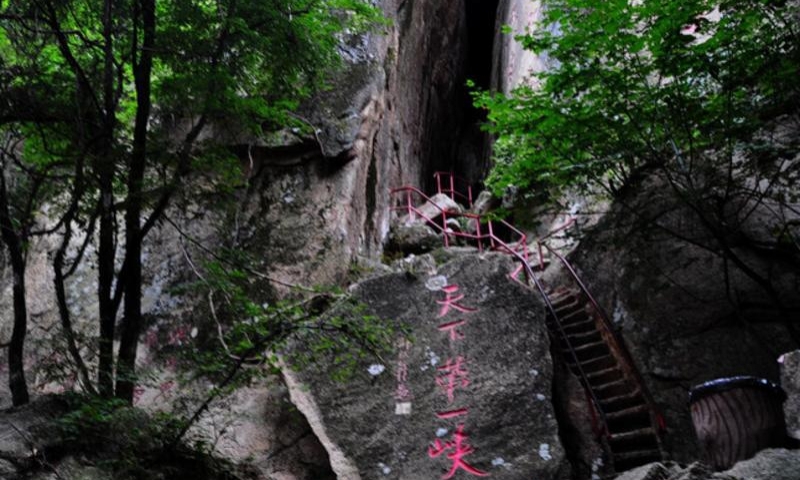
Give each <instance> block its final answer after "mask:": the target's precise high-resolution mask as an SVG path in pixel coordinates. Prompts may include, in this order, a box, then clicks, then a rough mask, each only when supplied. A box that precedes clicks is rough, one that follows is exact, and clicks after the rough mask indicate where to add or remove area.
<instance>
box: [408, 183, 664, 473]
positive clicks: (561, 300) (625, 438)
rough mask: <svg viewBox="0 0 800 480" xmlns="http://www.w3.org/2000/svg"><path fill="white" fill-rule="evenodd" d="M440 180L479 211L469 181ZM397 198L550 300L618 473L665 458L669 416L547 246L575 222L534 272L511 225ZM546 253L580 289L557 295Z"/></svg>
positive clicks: (555, 335)
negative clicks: (457, 227) (456, 222)
mask: <svg viewBox="0 0 800 480" xmlns="http://www.w3.org/2000/svg"><path fill="white" fill-rule="evenodd" d="M435 176H436V183H437V190H438V192H437V193H440V194H441V193H443V194H446V195H448V196H449V197H450V198H451V199H454V200H455V199H457V198H458V199H464V200H467V199H468V201H469V204H470V205H471V203H472V192H471V190H468V193H467V194H460V193H459V192H458V191H456V188H455V184H456V180H458V181H459V182H461V183H465V182H464V181H463V180H462V179H458V177H455V176H453V175H452V174H450V173H447V172H437V173H436V174H435ZM392 194H393V195H397V196H399V198H400V200H401V201H400V202H398V206H397V207H395V208H394V210H397V211H405V212H406V214H407V215H409V217H410V218H411V219H414V218H420V219H421V220H422V221H424V222H425V223H426V224H428V225H429V226H431V227H432V228H434V229H435V230H436V231H438V232H440V233H441V234H442V237H443V240H444V244H445V246H449V245H450V244H451V243H453V241H454V240H456V239H461V240H462V241H464V242H466V243H470V244H474V245H475V246H476V247H477V248H478V249H479V251H484V250H495V251H500V252H503V253H506V254H508V255H511V256H512V257H513V258H514V259H515V260H516V261H517V263H518V266H517V268H516V269H515V270H514V271H513V272H512V273H511V275H510V276H511V277H512V278H513V279H514V280H516V281H518V282H520V283H522V284H523V285H526V286H528V287H529V288H532V289H533V290H535V291H537V292H538V293H539V295H540V296H541V297H542V300H543V302H544V304H545V307H546V312H547V326H548V329H549V331H550V335H551V338H552V339H553V343H554V345H556V346H557V347H556V349H557V350H558V351H559V352H560V353H561V355H562V358H563V359H564V361H565V362H566V364H567V366H568V367H569V369H570V371H571V372H572V373H573V374H575V375H576V376H577V377H578V380H579V381H580V382H581V385H582V386H583V387H584V389H585V391H586V396H587V398H588V399H589V409H590V413H591V416H592V419H593V423H594V425H593V426H594V431H595V433H596V434H597V436H598V440H599V441H600V443H601V445H602V446H603V448H604V449H605V450H606V453H607V455H608V457H609V459H610V460H611V461H612V464H613V469H614V470H615V471H616V472H621V471H625V470H629V469H631V468H634V467H636V466H639V465H643V464H646V463H649V462H654V461H659V460H663V459H664V454H663V449H662V446H661V434H662V433H663V432H664V431H665V430H666V428H665V424H664V419H663V416H662V415H661V414H660V413H659V411H658V409H657V407H656V405H655V403H654V402H653V400H652V397H651V396H650V394H649V392H648V391H647V388H646V386H645V383H644V380H643V379H642V378H641V375H640V374H639V371H638V369H637V368H636V366H635V363H634V361H633V359H632V357H631V356H630V354H629V352H628V350H627V348H626V347H625V344H624V342H623V341H622V339H621V338H620V336H619V335H618V333H617V332H616V330H615V329H614V328H613V326H612V324H611V322H610V320H609V319H608V316H607V315H606V313H605V311H604V310H603V309H601V308H600V306H599V305H598V303H597V301H596V300H595V299H594V297H593V296H592V295H591V293H589V291H588V289H587V288H586V285H585V284H584V283H583V281H582V280H581V279H580V277H579V276H578V274H577V272H576V271H575V269H574V268H573V267H572V265H571V264H570V263H569V262H568V261H567V260H566V258H564V257H563V256H562V255H561V254H559V253H558V252H557V251H555V250H554V249H552V248H551V247H550V246H549V245H548V244H547V243H546V240H547V238H548V237H550V236H551V235H552V234H553V233H555V232H558V231H561V230H564V229H566V228H568V227H569V226H570V225H571V224H572V223H573V221H574V220H570V221H569V222H567V223H566V224H564V225H562V226H561V227H559V228H557V229H554V230H553V231H551V232H550V233H548V234H547V235H545V236H543V237H541V238H540V239H538V240H537V242H536V243H537V246H538V254H539V255H538V257H539V258H538V263H537V264H535V266H532V265H531V263H530V262H529V247H528V244H527V237H526V236H525V234H524V233H522V232H521V231H519V230H518V229H516V228H515V227H513V226H512V225H510V224H509V223H507V222H505V221H502V220H493V219H487V218H483V217H481V216H480V215H478V214H473V213H458V212H450V211H447V210H445V209H443V208H441V207H439V206H438V205H436V204H435V203H434V202H432V201H431V199H430V198H428V197H427V196H426V195H425V194H424V193H422V192H421V191H419V190H418V189H416V188H414V187H409V186H407V187H401V188H397V189H394V190H392ZM414 199H418V200H420V201H423V202H428V203H430V204H431V205H434V206H435V208H436V209H437V210H438V214H437V215H436V218H429V217H426V216H425V215H424V214H423V213H422V211H421V210H420V209H419V208H417V206H416V202H414ZM459 217H461V218H465V219H466V220H468V221H471V222H474V224H475V226H476V228H475V231H474V232H458V231H452V230H450V229H448V228H447V220H448V219H449V218H459ZM498 222H499V223H501V224H502V227H503V228H504V229H505V230H506V231H508V232H511V236H512V237H513V240H503V239H501V238H499V237H498V236H497V235H495V233H494V232H495V231H497V228H496V225H495V224H497V223H498ZM545 251H547V252H548V253H549V254H550V256H551V257H553V258H554V259H557V260H558V261H559V262H560V263H561V265H562V267H563V268H564V269H565V271H566V272H567V273H568V274H569V276H570V278H571V281H572V282H571V283H573V284H574V285H573V286H571V287H567V286H560V287H558V288H549V287H547V286H545V284H544V282H543V281H542V280H541V279H540V278H539V276H538V275H536V274H535V272H534V269H536V270H538V271H542V270H544V266H545V261H544V254H545ZM520 277H521V278H520Z"/></svg>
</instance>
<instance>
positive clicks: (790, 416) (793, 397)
mask: <svg viewBox="0 0 800 480" xmlns="http://www.w3.org/2000/svg"><path fill="white" fill-rule="evenodd" d="M780 358H781V359H780V361H779V363H780V366H781V387H783V391H784V392H786V402H785V403H784V404H783V413H784V416H785V418H786V433H788V434H789V436H790V437H792V438H794V439H796V440H800V350H795V351H793V352H789V353H785V354H783V355H781V357H780Z"/></svg>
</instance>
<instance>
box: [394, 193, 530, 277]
mask: <svg viewBox="0 0 800 480" xmlns="http://www.w3.org/2000/svg"><path fill="white" fill-rule="evenodd" d="M392 194H393V195H396V194H403V199H402V200H403V201H402V204H401V205H399V206H396V207H392V210H394V211H405V212H406V213H407V214H408V215H409V216H410V217H411V219H412V220H413V219H414V217H415V216H416V217H419V218H420V219H422V220H424V221H425V223H427V224H428V225H430V226H431V227H432V228H433V229H434V230H436V231H438V232H440V233H441V234H442V237H443V239H444V246H445V247H449V246H450V240H451V238H464V239H466V240H467V241H471V242H474V243H475V245H476V246H477V247H478V250H480V251H483V249H484V248H487V247H488V248H490V249H492V250H499V251H505V252H507V253H509V254H510V253H512V252H513V253H516V254H518V255H519V256H520V257H521V258H523V259H524V260H525V262H527V261H528V237H527V235H525V234H524V233H522V232H521V231H520V230H518V229H517V228H515V227H514V226H513V225H511V224H510V223H508V222H506V221H505V220H492V219H486V218H485V217H484V216H481V215H478V214H475V213H461V212H457V211H448V210H446V209H444V208H442V207H441V206H439V205H438V204H436V203H435V202H433V201H431V199H430V198H429V197H428V196H427V195H425V194H424V193H423V192H422V191H420V190H419V189H418V188H415V187H400V188H395V189H393V190H392ZM415 197H417V198H419V199H420V200H421V201H423V202H427V203H428V204H430V205H431V206H433V207H434V208H435V209H436V210H437V211H438V213H437V214H436V216H435V218H436V219H440V222H441V223H440V222H437V220H436V219H434V217H429V216H427V215H425V213H424V212H423V211H421V210H420V209H419V208H418V207H417V206H416V202H414V199H415ZM459 218H464V219H466V220H467V225H466V227H467V228H469V224H470V223H473V224H474V227H475V233H471V232H469V231H456V230H452V229H450V228H448V226H447V220H448V219H459ZM498 225H501V226H502V228H504V229H507V230H508V231H510V232H511V233H512V235H513V236H514V237H515V240H513V241H510V242H506V241H503V240H502V239H500V238H499V237H498V236H497V235H496V234H495V230H496V229H497V226H498ZM520 270H521V269H518V270H517V272H516V273H519V271H520Z"/></svg>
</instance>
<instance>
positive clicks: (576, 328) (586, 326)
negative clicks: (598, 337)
mask: <svg viewBox="0 0 800 480" xmlns="http://www.w3.org/2000/svg"><path fill="white" fill-rule="evenodd" d="M561 328H562V329H563V330H564V333H566V334H567V335H574V334H576V333H586V332H589V331H592V330H594V331H597V326H596V325H595V323H594V320H586V321H584V322H580V323H572V324H570V325H562V327H561ZM556 331H557V332H558V331H560V330H559V329H556Z"/></svg>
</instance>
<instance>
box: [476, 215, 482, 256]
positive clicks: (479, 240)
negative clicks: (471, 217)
mask: <svg viewBox="0 0 800 480" xmlns="http://www.w3.org/2000/svg"><path fill="white" fill-rule="evenodd" d="M475 225H476V227H475V231H476V232H478V251H479V252H483V235H481V218H480V217H475Z"/></svg>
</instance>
